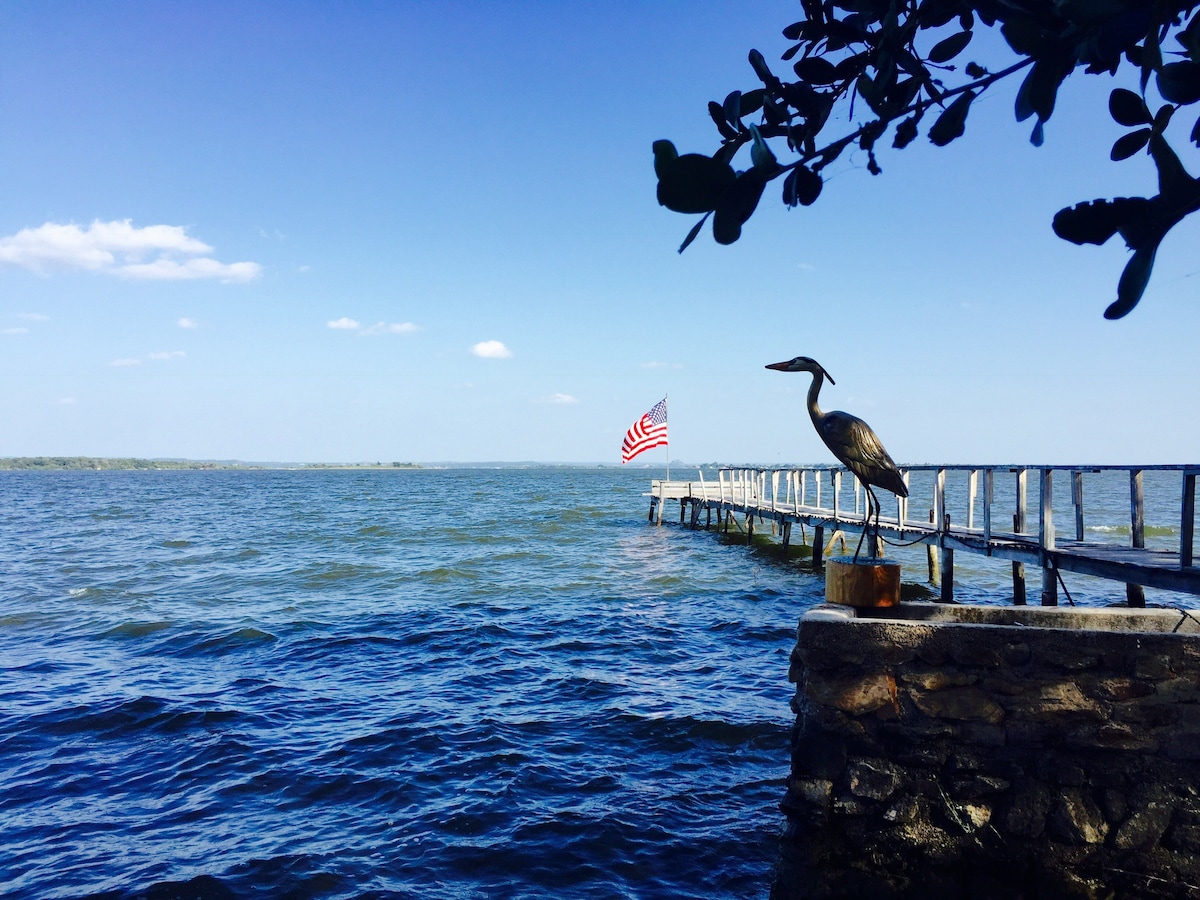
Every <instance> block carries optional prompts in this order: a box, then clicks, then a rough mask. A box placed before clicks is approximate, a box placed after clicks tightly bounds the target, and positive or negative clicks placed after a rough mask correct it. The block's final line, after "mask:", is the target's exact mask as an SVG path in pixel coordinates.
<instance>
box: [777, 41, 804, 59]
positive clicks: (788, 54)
mask: <svg viewBox="0 0 1200 900" xmlns="http://www.w3.org/2000/svg"><path fill="white" fill-rule="evenodd" d="M803 47H804V45H803V44H792V46H790V47H788V48H787V49H786V50H784V51H783V56H781V57H780V59H782V60H783V61H784V62H787V61H788V60H789V59H791V58H792V57H793V56H795V55H796V54H797V53H799V52H800V50H801V49H802V48H803Z"/></svg>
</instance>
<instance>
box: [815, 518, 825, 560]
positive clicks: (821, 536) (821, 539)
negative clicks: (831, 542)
mask: <svg viewBox="0 0 1200 900" xmlns="http://www.w3.org/2000/svg"><path fill="white" fill-rule="evenodd" d="M824 554H825V526H824V525H814V526H813V552H812V570H813V571H814V572H820V571H821V568H822V566H823V565H824V562H823V560H822V557H823V556H824Z"/></svg>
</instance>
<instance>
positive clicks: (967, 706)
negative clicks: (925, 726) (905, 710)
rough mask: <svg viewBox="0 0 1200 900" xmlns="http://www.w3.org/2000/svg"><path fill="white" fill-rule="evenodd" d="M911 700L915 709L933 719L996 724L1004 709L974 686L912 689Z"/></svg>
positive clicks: (1002, 717)
mask: <svg viewBox="0 0 1200 900" xmlns="http://www.w3.org/2000/svg"><path fill="white" fill-rule="evenodd" d="M911 696H912V701H913V703H915V704H916V706H917V709H919V710H921V712H923V713H925V715H927V716H930V717H932V718H935V719H954V720H958V721H979V722H987V723H988V724H991V725H997V724H999V723H1000V722H1001V721H1002V720H1003V719H1004V709H1003V708H1002V707H1001V706H1000V704H998V703H996V701H995V700H993V699H991V698H990V697H989V696H988V695H987V694H985V693H983V691H981V690H979V689H978V688H974V687H961V688H949V689H947V690H944V691H932V692H929V693H926V692H924V691H913V692H912V695H911Z"/></svg>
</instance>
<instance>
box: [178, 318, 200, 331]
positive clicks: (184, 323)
mask: <svg viewBox="0 0 1200 900" xmlns="http://www.w3.org/2000/svg"><path fill="white" fill-rule="evenodd" d="M175 324H176V325H178V326H179V327H180V328H199V327H200V325H199V323H197V322H196V320H195V319H189V318H188V317H187V316H184V317H183V318H182V319H180V320H179V321H177V322H176V323H175Z"/></svg>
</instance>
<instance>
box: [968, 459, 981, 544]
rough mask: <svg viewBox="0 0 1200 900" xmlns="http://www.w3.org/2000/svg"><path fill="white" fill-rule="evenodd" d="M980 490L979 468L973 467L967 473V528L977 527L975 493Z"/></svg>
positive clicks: (970, 529) (969, 529) (971, 529)
mask: <svg viewBox="0 0 1200 900" xmlns="http://www.w3.org/2000/svg"><path fill="white" fill-rule="evenodd" d="M978 492H979V470H978V469H972V470H971V472H970V474H968V475H967V530H968V531H973V530H974V529H975V495H976V494H977V493H978Z"/></svg>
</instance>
